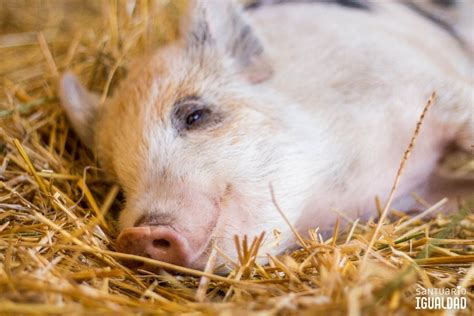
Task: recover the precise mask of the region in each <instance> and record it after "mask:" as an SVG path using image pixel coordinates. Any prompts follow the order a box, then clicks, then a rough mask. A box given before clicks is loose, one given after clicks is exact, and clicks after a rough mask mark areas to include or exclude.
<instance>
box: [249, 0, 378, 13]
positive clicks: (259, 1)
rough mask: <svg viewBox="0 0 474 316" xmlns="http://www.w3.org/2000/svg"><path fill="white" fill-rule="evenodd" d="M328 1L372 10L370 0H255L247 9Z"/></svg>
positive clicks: (328, 2)
mask: <svg viewBox="0 0 474 316" xmlns="http://www.w3.org/2000/svg"><path fill="white" fill-rule="evenodd" d="M289 2H291V3H298V2H299V3H312V2H314V3H327V4H337V5H340V6H344V7H348V8H352V9H361V10H367V11H368V10H370V5H369V1H368V0H255V1H251V2H250V3H248V4H247V5H246V6H245V8H246V9H256V8H258V7H260V6H262V5H272V4H282V3H289Z"/></svg>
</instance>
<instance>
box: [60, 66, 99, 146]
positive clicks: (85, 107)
mask: <svg viewBox="0 0 474 316" xmlns="http://www.w3.org/2000/svg"><path fill="white" fill-rule="evenodd" d="M59 98H60V100H61V105H62V106H63V108H64V110H65V112H66V115H67V117H68V119H69V122H70V123H71V125H72V127H73V129H74V131H75V132H76V133H77V135H78V136H79V137H80V138H81V140H82V142H83V143H84V144H85V145H87V146H88V147H90V148H92V146H93V143H94V129H95V121H96V118H97V112H98V107H99V97H98V95H96V94H95V93H92V92H89V91H87V90H86V89H85V88H84V87H83V86H82V84H81V83H80V82H79V80H78V79H77V77H76V76H75V75H74V74H72V73H65V74H64V75H63V76H62V78H61V80H60V83H59Z"/></svg>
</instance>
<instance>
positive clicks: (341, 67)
mask: <svg viewBox="0 0 474 316" xmlns="http://www.w3.org/2000/svg"><path fill="white" fill-rule="evenodd" d="M374 10H376V12H370V11H365V10H353V9H347V8H346V9H344V8H341V7H338V6H328V5H314V4H311V3H296V4H295V3H288V4H281V5H276V6H271V7H267V8H265V9H264V10H255V11H251V14H250V17H251V20H252V22H253V24H254V25H256V28H257V30H260V33H261V34H262V36H263V39H264V40H265V43H266V47H267V50H268V51H269V52H270V53H269V54H270V55H271V58H272V61H273V67H274V69H275V73H274V76H273V77H272V79H271V80H269V81H267V82H265V83H263V84H262V85H264V86H266V87H268V88H270V89H272V91H278V93H280V94H282V95H284V96H285V97H287V98H288V99H289V100H291V101H290V103H291V105H289V107H292V109H291V110H290V109H288V111H291V112H293V113H292V116H291V121H290V122H288V124H291V125H292V126H294V127H295V129H296V133H301V134H298V135H297V136H295V140H294V141H295V144H294V145H293V146H295V147H296V146H297V144H298V143H301V146H303V148H304V149H302V150H301V151H302V152H304V153H305V155H302V157H300V158H299V159H294V161H293V163H295V166H294V168H295V171H296V170H298V169H301V168H304V169H306V170H307V171H306V173H307V175H308V178H307V179H305V180H303V182H304V183H312V184H313V186H312V190H311V189H310V190H309V191H308V196H307V199H305V200H306V201H307V204H306V205H305V206H304V207H302V208H301V209H300V210H295V213H294V214H288V215H289V216H291V215H293V216H294V217H293V220H294V222H295V223H299V224H298V228H300V229H302V231H305V230H306V229H307V228H309V227H314V223H318V224H317V225H318V226H320V227H321V228H326V227H329V226H330V225H332V224H333V223H334V221H335V218H336V216H338V215H337V214H336V213H335V212H331V211H330V210H331V209H337V210H339V211H342V212H344V213H346V214H348V215H349V216H350V217H351V218H356V214H357V215H361V214H374V213H373V211H374V207H375V204H374V197H375V196H379V197H381V198H382V201H384V200H385V199H386V197H387V195H388V193H389V191H390V188H391V186H392V184H393V180H394V179H395V176H396V172H397V169H398V167H399V165H400V162H401V158H402V157H403V153H404V151H405V150H406V148H407V145H408V143H409V141H410V138H411V137H412V135H413V132H414V129H415V126H416V122H417V120H418V119H419V116H420V114H421V111H422V110H423V107H424V106H425V104H426V102H427V100H428V97H429V95H430V94H431V93H432V92H433V91H436V92H437V93H438V96H439V97H438V100H437V101H436V104H435V105H434V107H433V109H432V112H433V113H430V114H429V115H428V116H427V119H426V122H425V123H424V125H423V128H422V132H421V135H420V137H419V141H418V143H417V145H416V148H415V150H414V152H413V155H412V156H411V158H410V162H409V164H408V168H407V170H406V171H405V173H404V176H403V179H402V183H401V185H400V188H399V189H398V194H397V196H398V197H400V198H399V199H398V200H397V201H396V203H395V205H394V206H395V207H398V208H400V209H409V208H410V207H412V206H413V205H414V199H413V198H411V196H409V193H411V192H418V193H422V192H424V191H425V189H426V187H427V185H428V178H429V177H430V175H431V174H432V172H433V171H434V170H435V167H436V164H437V162H438V160H439V158H440V156H441V155H442V154H443V151H444V149H445V148H446V145H447V144H448V143H450V142H452V141H453V140H454V139H455V137H456V135H457V134H458V133H459V131H460V126H459V125H458V124H459V123H460V122H463V121H467V120H469V117H470V116H471V115H472V112H470V111H469V109H472V105H473V104H474V103H473V102H474V101H473V85H472V84H473V82H472V79H473V74H474V68H473V66H472V64H471V62H470V60H469V59H468V56H467V54H466V51H465V50H464V49H463V46H462V45H461V44H460V43H458V42H457V40H456V39H455V38H453V36H451V35H450V34H449V33H448V32H445V31H444V30H440V29H439V26H438V25H436V24H434V23H432V22H430V21H428V20H427V19H420V17H419V16H418V15H417V14H416V13H415V12H413V11H411V10H410V8H408V7H406V6H402V5H399V4H396V3H389V2H388V1H387V2H385V3H382V2H379V3H378V4H377V6H376V8H374ZM282 21H284V23H282ZM473 32H474V30H473ZM431 34H436V36H430V35H431ZM448 47H449V48H448ZM295 103H296V104H295ZM293 107H294V108H295V109H294V110H293ZM298 114H299V115H298ZM450 116H452V117H450ZM290 146H292V145H290ZM305 164H308V165H306V166H304V167H302V165H305ZM295 173H296V172H295ZM297 177H298V178H304V177H305V175H304V172H303V173H302V174H298V176H297ZM288 178H291V176H289V177H288V176H286V177H284V178H283V179H282V180H281V181H287V180H285V179H288ZM295 182H297V180H296V181H295ZM302 191H304V190H302ZM329 192H330V193H329ZM280 203H284V202H283V201H280ZM301 210H303V211H301Z"/></svg>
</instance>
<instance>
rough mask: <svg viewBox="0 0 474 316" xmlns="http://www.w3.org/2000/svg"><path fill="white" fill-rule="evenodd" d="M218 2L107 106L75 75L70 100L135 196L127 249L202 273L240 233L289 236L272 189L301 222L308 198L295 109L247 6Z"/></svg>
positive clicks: (83, 133) (200, 7)
mask: <svg viewBox="0 0 474 316" xmlns="http://www.w3.org/2000/svg"><path fill="white" fill-rule="evenodd" d="M211 2H212V5H208V4H207V2H206V3H203V2H196V3H193V5H192V8H191V9H190V11H191V15H190V17H187V18H186V19H185V20H187V21H189V23H187V25H186V26H184V31H183V38H182V40H181V41H178V42H176V43H173V44H171V45H169V46H167V47H164V48H161V49H160V50H159V51H158V52H157V53H156V54H154V55H153V56H151V57H150V58H148V59H146V60H142V61H140V62H138V63H137V64H136V65H135V66H134V67H131V68H132V69H131V71H130V73H129V75H128V77H127V79H125V80H124V81H123V82H122V83H121V85H120V87H119V88H118V89H117V91H116V92H115V94H114V96H113V97H112V98H110V99H109V100H106V101H105V103H104V104H103V105H99V101H98V98H97V97H96V96H94V95H93V94H91V93H90V92H88V91H86V90H85V89H84V88H83V87H82V86H81V85H80V83H79V82H78V80H77V79H76V78H75V77H74V76H73V75H70V74H67V75H65V76H64V77H63V79H62V81H61V92H60V94H61V100H62V104H63V106H64V108H65V110H66V113H67V115H68V118H69V119H70V121H71V124H72V126H73V127H74V129H75V131H76V133H77V134H78V135H79V136H80V138H81V139H82V140H83V141H84V143H86V144H88V145H89V146H90V147H91V148H92V149H93V150H94V151H95V153H96V154H97V157H98V160H99V162H100V164H101V165H102V167H103V168H105V169H106V170H107V171H108V173H109V174H110V175H112V176H113V177H114V178H115V179H116V181H117V182H118V183H119V184H120V185H121V186H122V187H123V190H124V192H125V197H126V206H125V208H124V209H123V211H122V212H121V215H120V227H121V230H122V232H121V234H120V236H119V237H118V241H117V244H118V248H119V250H121V251H124V252H129V253H133V254H138V255H143V256H149V257H152V258H155V259H158V260H163V261H167V262H171V263H175V264H179V265H184V266H190V267H194V268H198V269H199V268H203V266H204V265H205V263H206V260H207V255H208V252H209V250H210V246H211V244H212V241H213V240H214V241H215V242H216V243H217V246H218V247H219V248H220V249H221V250H223V251H224V252H225V253H227V254H228V255H229V256H231V257H233V256H234V254H235V250H234V244H233V236H234V235H236V234H237V235H244V234H246V235H248V236H249V237H253V236H256V235H258V234H260V233H261V232H262V231H266V232H267V233H268V234H270V235H271V233H272V230H273V229H278V230H280V231H283V230H285V231H286V230H287V229H288V227H287V225H286V224H285V223H284V220H283V219H282V217H281V216H280V215H279V213H278V212H277V210H276V208H275V205H274V204H273V202H272V196H271V193H270V189H269V185H270V184H272V185H273V187H274V188H275V193H276V196H277V198H278V200H279V204H280V206H281V207H282V208H283V209H284V210H285V211H287V216H288V217H289V218H290V220H294V219H295V218H296V217H295V216H296V212H295V211H296V210H298V209H299V208H300V207H302V206H303V205H302V202H303V201H304V199H303V198H302V197H301V192H306V191H307V188H306V187H304V188H303V187H302V186H301V183H302V182H307V181H304V179H303V177H304V176H302V175H303V174H305V170H304V169H305V166H304V164H303V163H301V162H298V158H297V157H298V155H299V154H300V152H301V150H300V149H299V148H297V147H295V145H294V140H293V139H294V138H295V137H296V134H295V133H297V132H295V130H296V129H294V128H292V126H291V124H292V123H291V121H292V119H291V116H292V115H293V114H292V113H293V112H294V111H289V110H288V108H287V107H288V106H290V105H289V104H288V102H286V101H283V100H282V99H281V98H280V97H277V96H275V94H274V93H272V92H269V91H265V89H264V88H262V87H260V86H259V87H256V85H257V83H259V82H262V81H264V80H267V79H268V78H270V77H271V67H270V63H269V60H268V59H267V57H266V52H265V50H264V48H263V45H262V43H261V42H260V40H259V38H258V37H257V35H256V34H255V33H254V30H252V28H251V27H250V25H249V24H248V23H247V22H246V21H245V19H244V18H243V17H242V15H241V13H240V11H239V8H237V7H235V6H234V5H233V4H232V3H231V2H230V1H217V0H216V1H211ZM289 112H291V113H289ZM293 124H294V123H293ZM291 161H295V162H296V164H291ZM286 236H288V237H291V236H292V234H291V233H287V234H286ZM282 243H285V244H286V245H288V243H291V241H290V240H284V241H282Z"/></svg>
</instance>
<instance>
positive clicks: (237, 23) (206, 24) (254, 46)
mask: <svg viewBox="0 0 474 316" xmlns="http://www.w3.org/2000/svg"><path fill="white" fill-rule="evenodd" d="M186 19H187V21H186V22H187V23H186V24H183V25H184V26H185V27H184V29H183V34H184V35H185V38H186V40H187V41H186V43H187V47H188V49H190V50H192V51H193V52H203V51H205V49H203V48H209V49H217V50H218V51H220V52H222V53H224V54H226V55H227V56H231V57H232V58H233V59H234V61H235V64H236V65H237V67H238V71H239V72H240V73H241V74H242V75H243V76H244V77H245V78H247V80H248V81H249V82H251V83H259V82H262V81H264V80H267V79H268V78H270V77H271V75H272V74H273V70H272V66H271V64H270V61H269V60H268V58H267V56H266V54H265V47H264V45H263V43H262V41H261V40H260V38H259V36H258V35H257V34H256V33H255V32H254V30H253V27H252V25H251V24H250V23H249V21H247V18H246V16H245V12H243V11H242V8H241V6H240V5H239V3H238V2H237V1H235V0H193V1H191V5H190V11H189V15H188V16H187V17H186Z"/></svg>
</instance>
